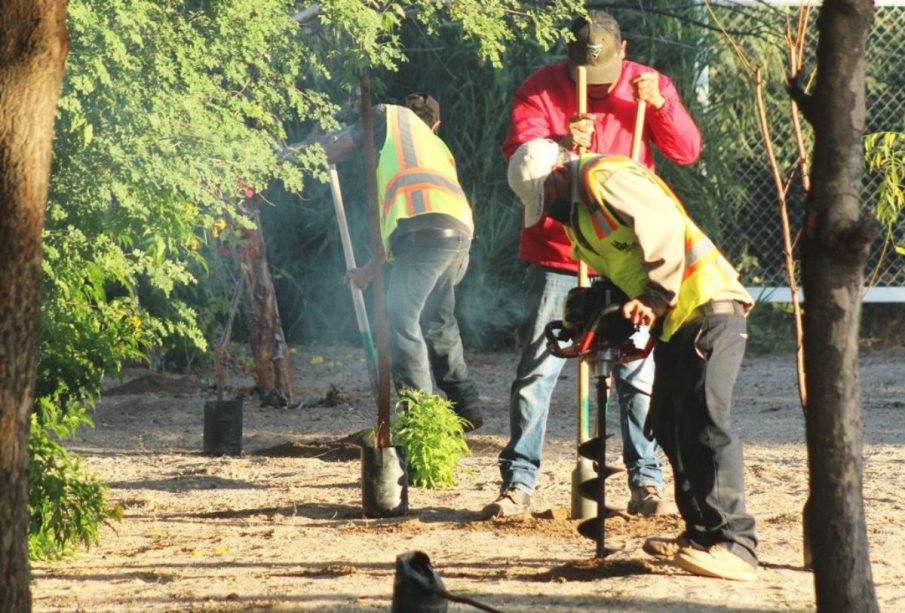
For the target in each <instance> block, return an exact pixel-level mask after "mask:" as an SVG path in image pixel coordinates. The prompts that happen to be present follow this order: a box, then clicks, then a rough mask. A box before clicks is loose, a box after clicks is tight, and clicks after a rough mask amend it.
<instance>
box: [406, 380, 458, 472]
mask: <svg viewBox="0 0 905 613" xmlns="http://www.w3.org/2000/svg"><path fill="white" fill-rule="evenodd" d="M464 426H465V420H464V419H462V418H461V417H459V416H458V415H456V413H455V411H453V408H452V403H451V402H450V401H449V400H446V399H444V398H441V397H440V396H437V395H435V394H427V393H424V392H420V391H417V390H412V389H406V390H402V393H401V394H400V399H399V402H397V403H396V417H395V418H394V419H393V421H392V422H391V423H390V431H391V433H392V437H393V444H395V445H398V446H400V447H402V448H404V449H405V455H406V458H407V460H408V469H409V483H410V484H411V485H414V486H416V487H426V488H429V489H443V488H447V487H451V486H453V485H455V482H456V481H455V478H454V475H453V473H454V470H455V468H456V465H457V464H458V463H459V460H461V459H462V458H464V457H466V456H468V455H470V453H471V452H470V451H469V449H468V444H467V443H466V442H465V429H464Z"/></svg>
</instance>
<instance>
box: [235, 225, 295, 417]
mask: <svg viewBox="0 0 905 613" xmlns="http://www.w3.org/2000/svg"><path fill="white" fill-rule="evenodd" d="M249 215H250V216H251V217H252V219H253V220H254V222H255V224H256V228H255V230H253V231H251V230H248V231H246V236H245V239H246V241H248V244H247V245H246V246H245V247H244V248H243V249H240V250H239V254H238V260H239V272H240V274H241V275H242V277H243V284H242V298H243V303H244V305H245V317H246V321H247V322H248V336H249V344H250V345H251V352H252V355H253V356H254V361H255V386H256V387H257V391H258V394H259V395H260V397H261V402H262V404H265V405H268V406H276V407H285V406H289V405H291V404H293V403H294V402H295V398H294V397H293V392H292V368H291V365H290V363H289V346H288V345H287V344H286V337H285V336H284V335H283V324H282V322H281V321H280V311H279V307H278V306H277V297H276V292H275V291H274V288H273V281H272V280H271V278H270V269H269V268H268V266H267V253H266V245H265V243H264V235H263V234H262V233H261V220H260V216H259V214H258V211H257V210H254V211H253V212H251V213H249Z"/></svg>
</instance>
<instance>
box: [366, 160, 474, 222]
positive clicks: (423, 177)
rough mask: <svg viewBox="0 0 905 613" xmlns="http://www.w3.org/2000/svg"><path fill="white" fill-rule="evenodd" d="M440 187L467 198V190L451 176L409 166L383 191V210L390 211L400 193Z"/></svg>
mask: <svg viewBox="0 0 905 613" xmlns="http://www.w3.org/2000/svg"><path fill="white" fill-rule="evenodd" d="M430 189H438V190H441V191H444V192H447V193H449V194H453V195H454V196H459V197H461V198H462V199H463V200H465V199H466V198H465V192H463V191H462V188H461V187H460V186H459V184H458V183H457V182H455V181H453V180H451V179H450V178H449V177H444V176H443V175H440V174H437V173H435V172H432V171H431V170H429V169H426V168H409V169H407V170H403V171H401V172H399V173H397V174H396V176H394V177H393V180H392V181H390V182H389V183H388V184H387V186H386V189H385V190H384V192H383V210H384V213H387V214H388V213H389V212H390V209H391V208H392V207H393V202H394V201H395V200H396V198H397V197H398V196H399V195H400V194H404V193H411V192H412V191H415V190H425V191H427V190H430Z"/></svg>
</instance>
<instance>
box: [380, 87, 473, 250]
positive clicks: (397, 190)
mask: <svg viewBox="0 0 905 613" xmlns="http://www.w3.org/2000/svg"><path fill="white" fill-rule="evenodd" d="M386 122H387V131H386V138H385V139H384V143H383V148H382V149H381V150H380V161H379V162H378V164H377V184H378V185H379V186H380V189H379V190H378V203H379V205H380V237H381V239H382V240H383V248H384V250H385V252H386V254H387V258H388V259H391V258H392V254H391V253H390V235H391V234H393V231H394V230H395V229H396V226H397V225H398V223H399V220H400V219H406V218H409V217H415V216H417V215H424V214H426V213H443V214H445V215H450V216H452V217H455V218H456V219H458V220H459V221H461V222H462V223H463V224H465V226H467V227H468V228H469V230H471V231H472V232H474V220H473V219H472V213H471V207H470V206H469V205H468V199H467V198H466V197H465V192H463V191H462V187H461V186H460V185H459V178H458V176H457V175H456V163H455V160H454V159H453V156H452V153H450V151H449V148H448V147H447V146H446V143H444V142H443V141H442V140H441V139H440V138H439V137H438V136H437V135H436V134H434V133H433V131H432V130H431V129H430V128H429V127H428V126H427V124H426V123H424V122H423V121H422V120H421V118H419V117H418V116H417V115H416V114H415V113H414V112H412V111H411V110H409V109H407V108H405V107H401V106H396V105H392V104H388V105H387V106H386Z"/></svg>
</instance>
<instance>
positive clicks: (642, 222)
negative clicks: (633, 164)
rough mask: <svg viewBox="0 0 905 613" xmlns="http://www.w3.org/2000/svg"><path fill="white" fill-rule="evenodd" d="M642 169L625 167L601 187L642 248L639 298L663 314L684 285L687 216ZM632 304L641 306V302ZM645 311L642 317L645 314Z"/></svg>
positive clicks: (612, 207)
mask: <svg viewBox="0 0 905 613" xmlns="http://www.w3.org/2000/svg"><path fill="white" fill-rule="evenodd" d="M639 172H640V169H637V168H626V169H622V170H620V171H618V172H616V173H615V174H613V175H611V176H610V177H609V178H608V179H607V180H606V181H605V183H604V184H603V185H601V188H602V191H603V195H604V198H605V200H606V203H607V206H609V207H610V208H611V209H612V211H613V212H614V213H616V215H618V216H619V218H620V219H621V220H622V221H623V223H625V224H626V225H628V226H629V227H630V228H632V230H633V231H634V233H635V236H636V237H637V241H638V246H639V247H640V248H641V253H642V258H643V264H642V265H643V268H644V272H645V273H646V275H647V284H646V285H645V288H644V290H643V291H642V292H641V295H640V296H637V297H636V298H637V299H638V300H640V301H641V303H643V305H646V306H647V307H649V308H650V309H651V311H652V312H653V314H655V315H656V316H657V317H660V316H662V315H663V314H664V313H666V311H668V310H669V309H670V308H671V307H673V306H674V305H675V303H676V300H677V298H678V295H679V287H680V286H681V285H682V276H683V274H684V272H685V218H684V217H683V216H682V213H681V212H680V211H679V208H678V205H677V204H676V202H675V201H674V200H673V199H672V198H671V197H670V196H669V195H668V194H666V193H665V192H664V191H663V189H662V188H661V187H660V186H659V185H658V184H657V183H655V182H654V181H652V180H648V179H645V178H644V177H645V176H646V175H642V176H639V174H638V173H639ZM630 308H635V309H641V307H640V306H639V305H632V307H630ZM642 311H643V309H641V310H640V311H639V314H638V317H639V318H643V316H644V313H643V312H642ZM629 318H630V319H631V317H629ZM633 321H634V320H633ZM634 323H642V322H639V321H634ZM646 325H649V323H648V324H646Z"/></svg>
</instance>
